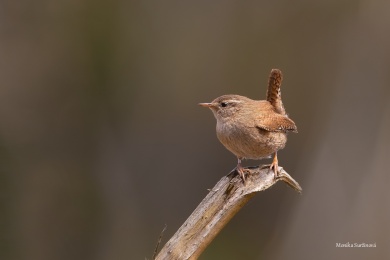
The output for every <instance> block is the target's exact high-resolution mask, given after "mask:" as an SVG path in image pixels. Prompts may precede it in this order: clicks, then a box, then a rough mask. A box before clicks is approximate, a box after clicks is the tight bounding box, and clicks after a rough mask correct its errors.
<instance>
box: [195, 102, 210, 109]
mask: <svg viewBox="0 0 390 260" xmlns="http://www.w3.org/2000/svg"><path fill="white" fill-rule="evenodd" d="M198 105H199V106H202V107H208V108H211V107H212V106H213V103H199V104H198Z"/></svg>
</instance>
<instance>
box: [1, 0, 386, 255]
mask: <svg viewBox="0 0 390 260" xmlns="http://www.w3.org/2000/svg"><path fill="white" fill-rule="evenodd" d="M389 10H390V2H389V1H369V0H363V1H338V0H337V1H336V0H331V1H317V2H313V1H294V2H293V3H292V2H291V1H245V2H243V1H120V0H116V1H108V0H99V1H88V0H71V1H65V0H57V1H44V0H36V1H7V0H5V1H1V3H0V174H1V175H0V177H1V178H0V194H1V197H0V210H1V211H0V212H1V214H0V223H1V225H0V239H1V240H0V241H1V243H0V244H1V246H0V258H1V259H32V260H35V259H37V260H38V259H39V260H40V259H97V260H106V259H145V257H147V258H149V259H151V256H152V254H153V250H154V247H155V244H156V241H157V239H158V236H159V234H160V231H161V230H162V228H163V227H164V225H165V224H167V226H168V229H167V231H166V232H165V235H164V238H163V244H164V243H165V242H166V241H167V240H168V239H169V238H170V237H171V236H172V235H173V233H174V232H175V231H176V230H177V228H179V226H180V225H181V223H182V222H184V220H185V219H186V218H187V216H189V214H190V213H191V212H192V210H193V209H194V208H195V207H196V206H197V205H198V203H199V202H200V201H201V200H202V198H203V197H204V196H205V195H206V194H207V189H208V188H212V187H213V185H214V184H215V183H216V182H217V181H218V180H219V179H220V178H221V177H222V176H223V175H225V174H227V173H228V172H229V171H230V170H231V169H233V168H234V167H235V165H236V159H235V157H234V156H233V155H232V154H230V153H229V152H228V151H227V150H225V148H224V147H223V146H222V145H221V144H220V143H219V142H218V140H217V138H216V136H215V119H214V118H213V115H212V113H211V112H210V111H207V110H206V109H204V108H200V107H198V106H197V103H199V102H208V101H211V100H212V99H214V98H215V97H217V96H219V95H222V94H229V93H234V94H241V95H245V96H249V97H251V98H254V99H263V98H264V97H265V92H266V83H267V80H268V75H269V72H270V70H271V69H272V68H280V69H281V70H282V71H283V72H284V82H283V86H282V89H283V91H282V92H283V99H284V104H285V106H286V109H287V112H288V113H289V115H290V117H291V118H292V119H294V121H295V122H296V124H297V125H298V129H299V134H297V135H296V134H291V135H290V136H289V142H288V145H287V147H286V148H285V149H284V150H283V151H281V152H280V154H279V162H280V164H281V166H283V167H284V168H285V169H286V170H287V171H288V172H289V173H290V174H291V175H292V176H294V178H295V179H296V180H297V181H299V182H300V184H301V185H302V187H303V189H304V193H303V194H302V195H298V194H296V193H295V192H294V191H293V190H291V189H290V188H289V187H287V186H286V185H284V184H282V183H279V184H278V185H276V186H275V187H273V188H272V189H270V190H267V191H265V192H263V193H262V194H260V195H258V196H256V197H255V199H253V200H252V201H251V202H250V203H249V204H248V205H247V206H246V207H244V208H243V210H242V211H241V212H239V214H238V215H237V216H236V217H235V218H234V219H233V220H232V221H231V222H230V223H229V225H228V226H227V227H226V228H225V229H224V230H223V231H222V232H221V234H219V235H218V237H217V238H216V240H214V241H213V243H212V244H211V245H210V247H209V248H208V249H207V250H206V251H205V252H204V254H203V255H202V256H201V258H200V259H203V260H206V259H225V260H229V259H369V258H370V259H386V258H389V257H390V247H389V241H390V225H389V224H388V220H389V219H390V207H389V206H390V203H389V201H390V200H389V199H390V196H389V192H388V183H389V181H390V177H389V170H388V167H387V165H386V163H387V162H388V160H389V159H390V158H389V154H390V150H389V145H390V138H389V133H390V104H389V101H390V90H389V89H390V34H389V28H390V15H389ZM258 163H259V162H253V161H246V162H245V164H244V165H256V164H258ZM260 163H269V160H264V161H262V162H260ZM347 242H350V243H355V242H356V243H362V242H364V243H376V245H377V247H376V248H360V249H356V248H336V243H347Z"/></svg>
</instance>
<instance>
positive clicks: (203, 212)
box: [155, 166, 302, 260]
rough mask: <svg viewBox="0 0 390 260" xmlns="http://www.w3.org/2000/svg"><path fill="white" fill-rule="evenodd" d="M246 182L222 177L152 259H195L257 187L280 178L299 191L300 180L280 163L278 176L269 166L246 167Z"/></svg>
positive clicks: (263, 186)
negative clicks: (296, 179) (292, 175)
mask: <svg viewBox="0 0 390 260" xmlns="http://www.w3.org/2000/svg"><path fill="white" fill-rule="evenodd" d="M246 171H248V172H249V174H247V175H246V176H247V179H246V183H245V185H244V183H243V182H242V179H241V178H240V177H239V176H238V175H236V174H233V173H231V174H229V175H228V176H225V177H223V178H222V179H221V180H220V181H219V182H218V183H217V184H216V185H215V187H214V188H213V189H211V190H210V192H209V193H208V194H207V196H206V197H205V198H204V199H203V201H202V202H201V203H200V204H199V205H198V207H197V208H196V209H195V211H194V212H193V213H192V214H191V215H190V216H189V218H188V219H187V220H186V221H185V222H184V224H183V225H182V226H181V227H180V228H179V230H178V231H177V232H176V233H175V234H174V235H173V237H172V238H171V239H170V240H169V241H168V242H167V243H166V244H165V245H164V247H163V248H162V249H161V251H160V252H159V254H158V255H157V257H156V258H155V259H157V260H162V259H164V260H165V259H178V260H185V259H197V258H198V257H199V255H200V254H201V253H202V252H203V251H204V250H205V249H206V247H207V246H208V245H209V244H210V243H211V241H212V240H213V239H214V238H215V237H216V236H217V234H218V233H219V232H220V231H221V230H222V228H223V227H224V226H225V225H226V224H227V223H228V222H229V221H230V219H231V218H232V217H233V216H234V215H235V214H236V213H237V212H238V211H239V210H240V209H241V208H242V207H243V206H244V205H245V204H246V203H247V202H248V201H249V200H250V199H251V198H252V197H253V196H254V195H255V194H256V193H257V192H259V191H262V190H265V189H268V188H269V187H271V186H272V185H274V184H275V183H276V182H277V181H279V180H283V181H284V182H286V183H287V184H288V185H289V186H291V187H292V188H293V189H295V190H296V191H298V192H301V191H302V189H301V187H300V186H299V184H298V183H297V182H296V181H295V180H294V179H293V178H292V177H291V176H290V175H289V174H288V173H287V172H286V171H284V170H283V168H282V167H279V176H278V178H277V179H275V178H274V172H273V171H272V170H270V169H269V166H264V167H261V168H259V167H251V168H247V169H246Z"/></svg>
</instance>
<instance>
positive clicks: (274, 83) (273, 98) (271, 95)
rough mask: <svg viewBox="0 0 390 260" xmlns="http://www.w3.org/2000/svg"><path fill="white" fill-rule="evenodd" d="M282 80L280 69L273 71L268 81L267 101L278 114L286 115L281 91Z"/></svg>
mask: <svg viewBox="0 0 390 260" xmlns="http://www.w3.org/2000/svg"><path fill="white" fill-rule="evenodd" d="M282 80H283V76H282V72H281V71H280V70H278V69H272V70H271V74H270V75H269V80H268V89H267V101H268V102H270V103H271V105H272V106H273V107H274V109H275V111H276V112H277V113H279V114H282V115H285V114H286V111H285V109H284V106H283V102H282V94H281V91H280V87H281V85H282Z"/></svg>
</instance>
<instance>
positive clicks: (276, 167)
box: [269, 153, 279, 179]
mask: <svg viewBox="0 0 390 260" xmlns="http://www.w3.org/2000/svg"><path fill="white" fill-rule="evenodd" d="M269 168H270V169H271V170H272V169H273V170H274V176H275V179H276V178H277V177H279V165H278V157H277V156H276V153H275V156H274V159H273V160H272V163H271V165H270V166H269Z"/></svg>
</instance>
